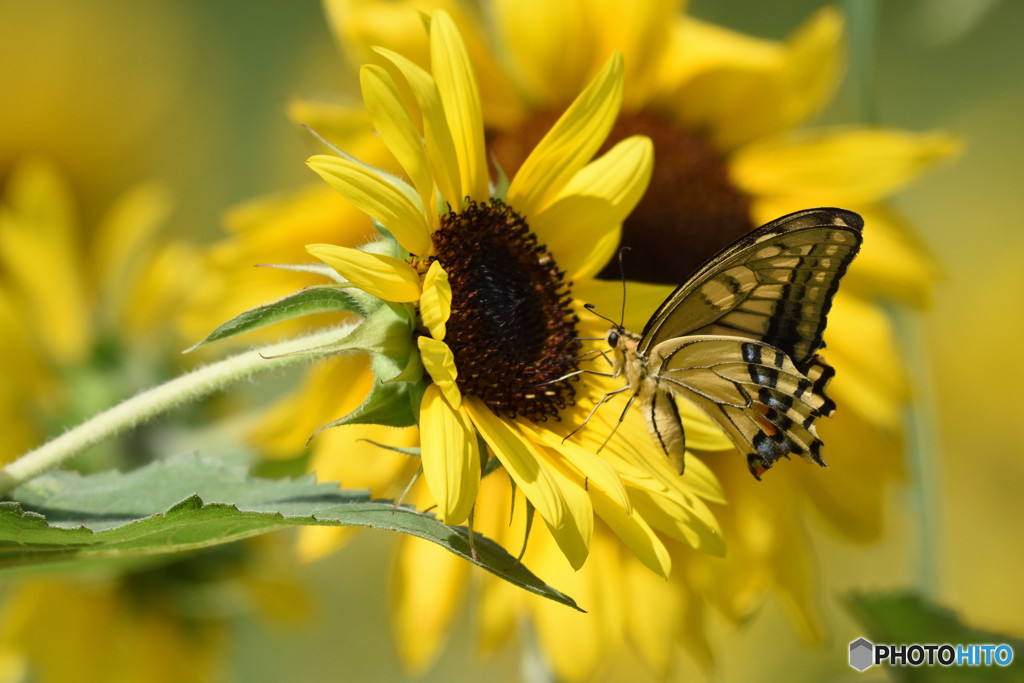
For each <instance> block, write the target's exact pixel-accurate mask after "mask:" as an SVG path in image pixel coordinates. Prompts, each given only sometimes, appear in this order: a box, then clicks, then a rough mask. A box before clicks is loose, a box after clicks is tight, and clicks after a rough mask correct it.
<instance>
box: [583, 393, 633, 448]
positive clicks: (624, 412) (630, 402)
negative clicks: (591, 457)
mask: <svg viewBox="0 0 1024 683" xmlns="http://www.w3.org/2000/svg"><path fill="white" fill-rule="evenodd" d="M629 388H630V387H629V386H628V385H627V386H624V387H622V388H621V389H616V390H615V391H613V392H610V393H607V394H605V395H604V397H605V398H608V397H609V396H611V395H612V394H618V393H621V392H623V391H625V390H626V389H629ZM639 395H640V392H639V391H636V392H633V395H632V396H630V397H629V400H628V401H626V406H625V407H624V408H623V409H622V414H621V415H619V421H618V422H616V423H615V426H614V427H612V431H610V432H609V433H608V436H607V437H606V438H605V440H604V441H603V442H601V446H600V448H598V449H597V451H596V452H597V453H600V452H601V449H602V448H604V447H605V446H607V445H608V442H609V441H611V440H612V437H613V436H615V432H617V431H618V430H619V425H621V424H622V421H623V420H625V419H626V415H628V414H629V409H630V408H631V407H633V401H635V400H636V397H637V396H639ZM601 402H602V403H603V402H604V399H601ZM598 405H600V404H598ZM595 409H596V407H595ZM591 414H593V412H591Z"/></svg>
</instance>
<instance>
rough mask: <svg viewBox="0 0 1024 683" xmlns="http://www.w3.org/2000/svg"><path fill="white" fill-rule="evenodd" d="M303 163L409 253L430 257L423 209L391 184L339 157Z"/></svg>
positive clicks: (428, 232) (317, 157) (322, 158)
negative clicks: (378, 223)
mask: <svg viewBox="0 0 1024 683" xmlns="http://www.w3.org/2000/svg"><path fill="white" fill-rule="evenodd" d="M306 163H307V164H308V165H309V167H310V168H312V169H313V170H314V171H316V172H317V173H318V174H319V175H320V177H322V178H323V179H324V180H326V181H327V182H328V183H329V184H330V185H331V186H332V187H333V188H334V189H336V190H337V191H338V192H340V193H341V194H342V196H343V197H345V199H347V200H349V201H350V202H352V203H353V204H355V205H356V206H357V207H359V208H360V209H362V210H363V211H365V212H366V213H368V214H369V215H370V216H372V217H373V218H375V219H377V220H378V221H380V224H381V225H383V226H384V227H385V228H387V229H388V232H390V233H391V234H392V235H394V237H395V239H396V240H398V243H399V244H401V245H402V246H403V247H404V248H405V249H406V250H407V251H409V253H411V254H421V255H423V254H427V253H429V251H430V227H429V225H428V224H427V219H426V216H425V214H424V209H421V208H420V207H418V206H416V205H415V204H414V203H413V202H412V200H410V199H409V197H407V196H406V195H405V193H403V192H402V191H401V190H399V189H397V188H396V187H395V186H394V185H393V184H392V183H391V182H390V181H388V180H386V179H385V178H383V177H381V175H380V174H379V173H375V172H374V171H372V170H370V169H368V168H366V167H365V166H362V165H360V164H357V163H355V162H352V161H349V160H348V159H342V158H340V157H334V156H327V155H317V156H314V157H311V158H310V159H309V160H308V161H307V162H306ZM431 208H432V207H426V209H427V210H431Z"/></svg>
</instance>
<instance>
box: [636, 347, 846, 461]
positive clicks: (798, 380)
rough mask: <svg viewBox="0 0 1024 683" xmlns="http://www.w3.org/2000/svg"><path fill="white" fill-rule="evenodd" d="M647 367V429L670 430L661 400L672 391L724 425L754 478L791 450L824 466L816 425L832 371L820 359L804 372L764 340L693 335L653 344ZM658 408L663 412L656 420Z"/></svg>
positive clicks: (824, 411) (827, 408) (825, 410)
mask: <svg viewBox="0 0 1024 683" xmlns="http://www.w3.org/2000/svg"><path fill="white" fill-rule="evenodd" d="M649 367H650V368H651V379H652V380H653V383H654V385H655V386H656V387H657V389H656V391H654V392H652V393H653V394H654V396H653V397H652V398H651V399H650V400H645V401H644V402H643V404H644V405H643V407H642V409H643V410H644V411H645V413H646V412H647V411H648V410H651V411H652V414H651V416H650V417H649V418H648V425H649V428H650V426H651V419H655V420H656V422H655V424H656V425H661V427H660V428H661V429H662V430H663V431H665V432H666V433H670V428H669V427H668V426H667V423H668V422H669V421H670V417H671V416H670V415H668V414H667V413H666V412H665V411H664V407H665V405H666V403H670V401H666V400H665V399H667V398H669V397H668V394H675V395H677V396H680V397H682V398H686V399H688V400H690V401H692V402H693V403H695V404H696V405H697V406H699V407H700V408H701V409H702V410H704V411H705V412H706V413H707V414H708V415H709V416H710V417H711V419H712V420H714V421H715V422H716V423H717V424H718V425H719V426H721V427H722V429H723V430H724V431H725V433H726V434H727V435H728V436H729V438H730V439H731V440H732V441H733V443H735V444H736V447H737V448H739V449H740V450H741V452H744V454H745V455H746V456H747V464H748V466H749V467H750V471H751V473H753V474H754V476H755V477H758V478H760V474H761V473H762V472H763V471H764V470H767V469H768V468H770V467H771V466H772V465H773V464H774V463H775V462H776V461H777V460H778V459H779V458H781V457H788V456H789V454H790V453H796V454H797V455H800V456H802V457H804V458H805V459H807V460H810V461H813V462H816V463H818V464H819V465H824V464H825V463H824V462H823V461H822V459H821V446H822V443H821V439H819V438H818V434H817V431H816V429H815V420H817V418H819V417H823V416H827V415H830V414H832V411H833V410H834V408H835V405H834V404H833V403H832V401H831V400H829V399H828V397H827V396H826V395H825V387H826V386H827V385H828V382H829V381H830V380H831V378H832V375H833V374H834V372H833V371H832V368H831V367H829V366H828V364H827V363H825V361H824V360H823V359H822V358H821V357H819V356H815V357H813V358H812V359H810V360H809V361H808V363H807V369H806V370H801V369H799V368H797V366H796V364H795V363H794V362H793V361H792V359H791V358H790V357H789V356H788V355H787V354H786V353H784V352H783V351H782V350H780V349H777V348H775V347H773V346H770V345H768V344H765V343H763V342H759V341H753V340H750V339H745V338H742V337H723V336H712V335H696V336H686V337H680V338H678V339H670V340H667V341H665V342H662V343H661V344H659V345H658V346H656V347H655V348H654V349H652V350H651V356H650V359H649ZM655 406H659V407H661V408H662V412H661V413H660V416H659V417H657V418H655V416H654V412H653V411H654V408H655ZM645 417H648V416H647V415H646V414H645ZM658 420H660V422H658ZM676 420H678V417H676ZM680 432H681V429H680ZM679 438H680V439H681V438H682V437H681V434H680V436H679ZM665 445H666V444H665V443H664V442H663V443H662V448H665ZM673 445H674V444H673ZM668 452H669V451H668V450H666V453H668Z"/></svg>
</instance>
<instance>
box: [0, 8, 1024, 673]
mask: <svg viewBox="0 0 1024 683" xmlns="http://www.w3.org/2000/svg"><path fill="white" fill-rule="evenodd" d="M823 4H825V3H821V2H816V1H813V0H785V1H781V2H775V3H763V2H755V1H753V0H746V1H744V0H694V1H693V2H692V3H691V5H690V11H691V13H692V14H694V15H695V16H698V17H701V18H705V19H708V20H710V21H714V22H718V23H721V24H724V25H726V26H729V27H731V28H733V29H736V30H740V31H744V32H747V33H751V34H754V35H759V36H763V37H767V38H782V37H784V36H785V35H786V34H787V33H788V32H790V31H791V30H792V29H794V28H795V27H796V26H797V25H798V24H799V23H800V22H801V21H802V20H803V19H805V18H806V17H807V16H808V15H809V14H810V13H811V12H813V11H814V10H815V9H816V8H818V7H820V6H822V5H823ZM843 6H844V9H846V10H847V11H848V14H849V15H850V19H851V24H852V30H853V32H854V33H853V39H852V45H853V50H854V61H853V64H852V73H851V80H848V82H847V86H846V88H845V89H844V91H843V92H842V93H841V95H840V97H838V98H837V99H836V103H835V104H834V106H833V107H832V108H831V109H830V110H828V111H827V112H825V113H824V114H823V115H822V117H821V121H822V122H840V121H857V120H865V119H867V120H874V121H877V122H881V123H884V124H887V125H891V126H895V127H900V128H907V129H913V130H928V129H933V128H941V129H945V130H948V131H951V132H954V133H956V134H958V135H961V136H962V137H963V139H964V141H965V143H966V151H965V153H964V155H963V156H962V157H961V158H960V159H959V160H958V161H956V162H955V163H953V164H949V165H946V166H944V167H942V168H941V169H940V170H938V171H937V172H934V173H931V174H929V175H927V176H926V177H925V178H923V179H922V180H920V181H918V182H917V183H916V184H915V185H913V186H912V187H910V188H909V189H908V190H906V191H904V192H902V193H901V194H900V195H899V197H898V199H897V200H896V201H895V205H896V206H897V207H898V208H899V209H901V210H902V211H903V212H905V214H906V215H907V216H909V217H910V218H911V219H912V221H913V222H914V224H915V225H916V226H917V227H918V229H919V231H920V232H921V234H922V235H923V237H924V239H925V240H926V242H927V244H928V245H929V246H930V247H931V248H932V249H933V250H934V252H935V254H936V255H937V257H938V260H939V261H940V262H941V265H942V268H943V271H944V278H943V280H942V281H941V282H940V283H939V285H938V288H937V291H936V295H935V299H934V302H933V304H932V306H931V307H930V309H929V310H928V311H927V312H926V313H923V314H921V315H912V316H906V315H904V316H903V317H902V318H901V321H900V324H901V327H902V330H903V331H904V333H905V334H904V341H905V343H906V347H907V349H908V351H909V352H910V354H911V357H912V364H913V370H914V374H915V379H916V381H917V383H918V399H919V405H920V410H919V412H918V414H916V415H915V416H912V418H911V419H912V426H913V428H914V430H915V432H914V433H915V434H916V436H915V438H914V440H913V441H914V443H913V444H912V446H913V448H915V449H916V452H917V453H918V455H919V456H920V457H919V461H920V463H921V464H922V466H923V467H922V469H921V471H919V472H917V473H916V474H919V475H920V479H919V481H920V482H923V483H922V484H921V485H920V486H917V487H916V488H915V489H914V490H910V491H902V492H897V493H894V494H893V496H892V499H891V500H890V501H889V514H888V516H887V519H888V520H889V527H888V529H887V533H886V537H885V540H884V541H883V542H882V543H881V544H878V545H871V546H866V547H865V546H851V545H848V544H845V543H841V542H840V541H838V540H836V539H833V538H831V537H829V536H828V535H827V534H826V533H825V532H823V531H821V530H820V527H817V526H816V524H815V520H813V519H812V520H810V526H811V527H812V529H814V528H818V531H817V532H816V535H817V536H818V537H819V538H818V541H819V543H818V551H817V552H818V559H819V564H820V569H821V573H822V600H823V604H824V605H825V607H826V611H827V613H828V617H829V619H830V626H831V628H832V636H831V640H830V642H829V643H828V644H827V646H826V647H825V648H824V649H820V650H811V649H808V648H807V647H806V646H805V645H803V644H802V643H801V642H800V640H799V639H798V637H797V636H796V634H795V633H794V631H793V629H792V628H790V627H789V626H788V624H787V623H786V620H785V617H784V615H783V614H782V610H781V607H780V606H779V605H778V604H776V603H774V602H771V601H770V602H769V604H768V605H767V608H766V609H765V610H764V611H763V613H762V614H761V615H760V616H759V617H758V618H757V619H755V620H754V621H753V622H752V623H750V624H747V625H745V626H744V627H743V628H742V629H740V630H739V631H737V630H735V629H733V628H731V627H728V626H726V625H725V623H724V622H719V621H717V620H712V638H713V642H714V644H715V645H716V646H717V648H718V654H719V657H720V662H721V672H720V673H721V679H722V680H776V679H778V678H779V677H780V676H785V677H786V678H791V677H792V676H793V675H795V674H798V675H800V676H802V677H803V678H804V679H805V680H819V679H834V680H840V679H843V678H846V677H849V678H850V679H851V680H852V679H853V678H857V680H863V679H865V676H862V675H854V672H852V670H850V669H849V668H848V667H847V666H846V654H845V652H846V645H847V643H848V642H849V641H850V640H853V639H854V638H856V637H858V636H860V635H863V629H862V628H861V627H859V626H858V625H857V624H856V623H854V622H853V621H852V620H851V619H850V618H849V617H848V616H847V615H846V614H845V611H844V609H843V607H842V603H841V598H842V596H843V595H845V594H846V593H848V592H849V591H851V590H867V591H872V590H880V589H887V588H901V587H918V588H919V589H921V590H922V591H923V592H924V593H925V594H927V595H929V596H930V597H932V598H934V599H936V600H938V601H939V602H941V603H943V604H945V605H948V606H950V607H952V608H955V609H956V610H957V611H958V612H959V613H960V615H961V616H962V618H963V619H964V620H965V621H967V622H968V623H970V624H972V625H976V626H979V627H984V628H987V629H992V630H997V631H1002V632H1006V633H1009V634H1012V635H1014V636H1016V637H1022V636H1024V617H1022V616H1021V606H1022V605H1024V582H1022V581H1021V580H1020V578H1019V572H1020V568H1021V567H1024V543H1021V541H1020V531H1019V530H1020V527H1021V522H1022V521H1024V496H1022V495H1021V493H1020V490H1021V488H1022V486H1024V445H1022V439H1021V437H1019V436H1017V435H1016V434H1014V433H1013V430H1014V429H1016V427H1017V426H1019V424H1020V422H1021V420H1020V417H1019V411H1020V405H1021V400H1020V397H1019V396H1018V395H1017V393H1016V390H1017V388H1018V387H1021V386H1024V364H1022V363H1021V362H1020V361H1019V360H1018V359H1019V357H1020V355H1021V350H1020V349H1018V343H1019V342H1018V340H1019V339H1021V338H1022V337H1021V333H1024V305H1022V303H1021V296H1022V293H1024V231H1022V230H1021V225H1020V223H1021V222H1020V220H1019V218H1018V215H1019V210H1018V205H1019V203H1020V199H1019V197H1020V186H1021V185H1022V183H1024V166H1022V159H1024V126H1022V120H1024V40H1022V36H1024V3H1020V2H1012V1H1010V0H1002V1H1000V0H900V1H899V2H896V1H891V2H884V1H880V2H871V1H869V0H863V1H858V0H851V1H850V2H848V3H846V4H844V5H843ZM353 82H354V78H353V74H352V73H351V72H349V71H347V70H346V68H345V67H344V65H343V61H342V60H341V58H340V57H339V55H338V53H337V50H336V48H335V46H334V44H333V42H332V39H331V37H330V35H329V33H328V30H327V27H326V23H325V22H324V20H323V18H322V14H321V8H320V5H319V2H317V0H291V1H289V2H244V1H243V0H216V1H215V2H210V1H208V0H148V1H147V2H145V3H129V2H123V1H118V0H74V1H73V0H67V1H64V2H62V1H60V0H31V1H30V0H0V180H2V179H3V176H4V175H5V174H6V173H7V172H8V171H9V169H10V166H11V164H12V162H13V161H14V160H15V159H16V158H18V157H19V156H21V155H22V154H24V153H27V152H32V153H43V154H45V155H47V156H49V157H50V158H52V159H53V160H55V161H57V162H58V163H59V164H61V165H62V166H63V167H64V168H65V169H67V170H68V171H69V173H70V174H71V178H72V182H73V184H74V186H75V189H76V191H77V193H78V196H79V197H80V198H81V200H82V202H83V204H82V207H81V208H82V210H83V211H84V213H85V224H87V225H88V224H90V223H91V220H90V219H91V218H95V216H96V215H98V213H99V212H100V211H101V210H102V209H103V207H106V206H108V205H109V204H110V203H111V201H113V199H114V198H115V197H116V196H117V195H118V194H119V193H120V192H122V191H123V190H124V188H126V187H127V186H129V185H131V184H133V183H135V182H137V181H139V180H142V179H148V178H156V179H159V180H162V181H164V182H166V183H167V184H168V185H169V186H170V187H171V188H172V189H173V191H174V194H175V197H176V201H177V206H178V208H177V210H176V212H175V214H174V217H173V229H174V231H175V232H177V233H179V234H183V235H190V236H193V237H195V238H198V239H203V240H210V239H213V238H214V237H216V236H217V235H218V234H219V230H220V215H221V213H222V212H223V210H224V209H225V208H227V207H229V206H230V205H232V204H233V203H236V202H239V201H241V200H244V199H247V198H250V197H253V196H256V195H259V194H262V193H266V192H270V191H279V190H282V189H287V188H292V187H297V186H299V185H301V184H303V183H306V182H308V181H311V180H312V177H311V174H310V173H309V171H308V170H307V169H306V168H305V166H304V165H303V163H302V162H303V160H304V158H305V157H306V156H307V155H308V153H309V152H310V151H311V150H312V149H313V146H312V145H311V144H310V142H309V140H308V139H307V137H306V136H305V135H304V134H303V132H302V131H300V130H298V129H296V128H295V127H294V126H293V125H291V124H290V123H289V122H288V121H287V120H286V118H285V114H284V110H285V107H286V104H287V102H288V100H289V98H290V97H291V96H293V95H297V94H303V95H315V94H318V93H331V94H333V93H337V92H341V91H344V90H346V89H347V90H348V91H349V92H351V91H352V90H351V86H352V85H353ZM865 85H866V89H864V88H862V87H861V86H865ZM922 529H926V530H927V533H929V534H930V541H929V542H928V543H922V542H921V535H920V534H921V531H922ZM391 552H392V548H391V539H389V538H387V537H386V536H384V535H382V534H376V535H375V534H362V535H361V536H360V537H359V538H357V539H356V540H355V541H354V542H353V543H352V544H351V545H350V546H349V547H348V548H347V549H346V550H345V551H344V552H341V553H338V554H336V555H335V556H333V557H332V558H330V559H328V560H325V561H322V562H320V563H318V564H315V565H313V566H311V567H309V568H306V569H303V570H301V571H302V572H305V573H306V574H307V575H308V577H309V578H310V580H312V581H313V582H314V583H313V588H312V589H311V590H312V595H313V602H314V603H315V605H316V615H315V618H314V619H313V620H312V621H310V622H308V623H307V624H304V625H301V626H295V625H289V626H274V625H272V624H265V623H262V622H250V621H248V620H240V621H239V623H238V624H237V626H238V628H237V631H236V635H235V636H234V637H233V639H232V641H231V647H232V649H233V653H232V658H233V660H234V663H235V668H236V679H237V680H239V681H275V680H281V681H284V680H295V679H296V672H297V671H301V672H302V678H304V679H307V680H331V679H336V678H339V677H340V673H341V672H344V674H345V676H344V677H345V678H346V679H348V680H362V681H385V680H394V679H396V678H398V677H399V676H400V669H399V666H398V664H397V660H396V656H395V654H394V648H393V646H392V645H391V639H390V633H389V626H388V624H387V577H386V572H385V571H384V568H385V567H386V566H387V565H388V560H389V554H390V553H391ZM922 558H924V560H922ZM472 621H473V617H472V615H471V611H470V610H469V609H465V610H464V613H463V616H462V617H461V618H460V620H459V623H458V627H457V628H456V630H455V632H454V633H453V635H452V638H451V642H450V644H449V647H448V648H447V649H446V650H445V653H444V654H443V655H442V657H441V659H440V661H439V663H438V664H437V665H436V666H435V667H434V668H433V669H432V670H431V671H430V672H429V673H428V674H426V676H425V677H424V678H423V680H428V681H448V680H455V679H462V680H473V679H476V678H479V677H481V676H483V675H486V676H487V677H488V678H489V679H490V680H493V681H504V680H508V681H511V680H519V676H520V673H519V672H520V668H521V662H520V661H519V655H518V653H517V652H515V651H514V650H512V649H509V650H507V651H506V652H505V653H504V654H503V655H502V656H500V657H499V658H498V659H497V660H494V661H491V662H490V663H486V664H481V663H480V662H478V661H477V658H476V656H475V654H474V645H473V637H472V628H473V624H472ZM1017 654H1018V657H1024V652H1018V653H1017ZM622 666H623V667H626V666H627V664H623V665H622ZM688 667H689V665H688V664H686V663H685V662H684V663H683V666H682V669H681V671H680V672H679V673H680V678H685V677H687V674H690V673H695V670H690V669H689V668H688ZM794 667H797V669H794ZM628 673H629V672H628V670H627V669H626V668H623V669H622V670H621V671H618V670H616V671H613V672H612V673H611V679H612V680H614V679H615V678H616V677H617V676H618V675H619V674H621V675H622V676H626V675H628ZM876 676H877V674H876Z"/></svg>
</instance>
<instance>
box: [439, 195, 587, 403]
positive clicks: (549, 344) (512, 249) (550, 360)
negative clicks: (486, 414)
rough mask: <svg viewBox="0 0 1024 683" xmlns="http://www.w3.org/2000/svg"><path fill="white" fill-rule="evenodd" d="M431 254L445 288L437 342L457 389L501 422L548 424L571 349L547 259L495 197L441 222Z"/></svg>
mask: <svg viewBox="0 0 1024 683" xmlns="http://www.w3.org/2000/svg"><path fill="white" fill-rule="evenodd" d="M434 248H435V250H436V253H437V257H436V258H437V260H438V261H440V262H441V265H442V266H443V267H444V269H445V272H447V273H448V282H449V284H450V285H451V288H452V312H451V317H450V318H449V319H448V323H447V325H446V330H447V331H446V333H445V343H447V344H448V347H449V348H450V349H451V350H452V354H453V355H454V356H455V366H456V367H457V368H458V378H457V380H456V381H457V383H458V386H459V389H460V391H462V392H463V393H464V394H469V395H472V396H477V397H479V398H480V399H481V400H483V401H484V403H486V404H487V405H488V406H490V408H491V409H492V410H494V412H495V413H497V414H499V415H503V416H505V417H510V418H514V417H516V416H519V415H522V416H524V417H527V418H529V419H531V420H536V421H540V420H545V419H547V418H549V417H558V413H559V411H560V410H561V409H562V408H565V407H566V406H568V405H570V404H571V403H572V401H573V397H574V396H575V391H574V389H573V388H572V386H571V385H570V383H569V382H567V381H553V380H557V379H559V378H560V377H563V376H564V375H566V374H568V373H570V372H572V371H574V370H575V369H576V356H577V355H578V354H579V349H580V342H579V341H577V340H576V322H577V319H576V316H575V315H574V314H573V313H572V308H571V306H570V303H571V298H570V296H569V289H568V286H567V285H566V283H565V282H564V280H563V277H564V275H565V274H564V273H563V272H561V271H559V270H558V267H557V266H556V264H555V261H554V259H553V258H552V257H551V254H550V252H548V250H547V248H545V247H544V246H543V245H539V244H537V238H536V237H535V236H534V235H533V233H532V232H530V229H529V227H528V226H527V225H526V222H525V221H524V220H523V219H522V217H520V216H519V215H518V214H516V213H515V212H514V211H512V210H511V209H510V208H508V207H507V206H505V205H504V204H502V203H501V202H499V201H497V200H492V201H491V203H490V204H477V203H475V202H472V201H471V202H469V204H468V206H467V207H466V208H465V209H463V210H462V211H459V212H449V213H447V214H445V215H444V216H442V217H441V226H440V228H439V229H438V230H437V231H436V232H435V233H434Z"/></svg>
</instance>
